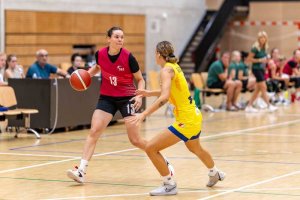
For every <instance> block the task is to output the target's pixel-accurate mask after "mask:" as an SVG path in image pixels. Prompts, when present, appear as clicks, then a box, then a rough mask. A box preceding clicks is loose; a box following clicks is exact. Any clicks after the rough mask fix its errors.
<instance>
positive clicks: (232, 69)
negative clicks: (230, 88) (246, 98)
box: [228, 51, 255, 91]
mask: <svg viewBox="0 0 300 200" xmlns="http://www.w3.org/2000/svg"><path fill="white" fill-rule="evenodd" d="M228 76H229V77H230V78H231V79H233V80H240V81H242V84H243V87H242V88H243V90H249V91H252V90H254V87H255V78H254V77H253V75H250V74H249V73H248V67H247V65H246V64H245V63H244V62H243V61H242V56H241V52H239V51H233V52H232V53H231V63H230V65H229V68H228Z"/></svg>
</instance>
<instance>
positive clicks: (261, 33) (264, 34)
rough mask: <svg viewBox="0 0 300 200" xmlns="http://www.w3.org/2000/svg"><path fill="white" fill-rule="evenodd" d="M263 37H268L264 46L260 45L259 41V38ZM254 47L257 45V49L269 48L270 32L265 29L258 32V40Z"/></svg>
mask: <svg viewBox="0 0 300 200" xmlns="http://www.w3.org/2000/svg"><path fill="white" fill-rule="evenodd" d="M261 37H264V38H266V42H265V44H264V46H263V47H261V46H260V43H259V38H261ZM252 47H255V48H256V49H257V50H259V51H260V50H261V49H264V50H267V49H268V48H269V44H268V34H267V33H266V32H265V31H260V32H258V34H257V40H256V42H254V44H253V46H252Z"/></svg>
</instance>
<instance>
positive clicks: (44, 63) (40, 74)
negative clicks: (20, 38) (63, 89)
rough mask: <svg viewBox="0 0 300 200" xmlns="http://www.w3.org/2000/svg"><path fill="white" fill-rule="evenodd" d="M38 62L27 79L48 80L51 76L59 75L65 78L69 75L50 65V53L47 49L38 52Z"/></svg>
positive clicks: (32, 67)
mask: <svg viewBox="0 0 300 200" xmlns="http://www.w3.org/2000/svg"><path fill="white" fill-rule="evenodd" d="M36 58H37V61H36V62H35V63H33V64H32V65H31V66H30V67H29V69H28V71H27V74H26V78H43V79H47V78H49V77H50V74H51V73H52V74H59V75H61V76H64V77H68V76H69V75H68V74H67V73H66V72H64V71H63V70H61V69H59V68H57V67H55V66H53V65H50V64H49V63H48V52H47V51H46V50H45V49H40V50H38V51H37V52H36Z"/></svg>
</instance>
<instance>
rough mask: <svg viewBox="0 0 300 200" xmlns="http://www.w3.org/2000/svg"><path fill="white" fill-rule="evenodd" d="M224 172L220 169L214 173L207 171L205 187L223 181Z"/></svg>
mask: <svg viewBox="0 0 300 200" xmlns="http://www.w3.org/2000/svg"><path fill="white" fill-rule="evenodd" d="M225 176H226V174H225V173H224V172H222V171H217V173H216V174H215V175H210V173H208V177H209V180H208V183H207V184H206V186H207V187H212V186H214V185H216V184H217V182H218V181H223V180H224V179H225Z"/></svg>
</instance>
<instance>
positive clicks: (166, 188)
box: [149, 183, 177, 196]
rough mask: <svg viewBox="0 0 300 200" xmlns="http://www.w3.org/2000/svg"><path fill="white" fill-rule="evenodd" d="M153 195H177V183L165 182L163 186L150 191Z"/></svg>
mask: <svg viewBox="0 0 300 200" xmlns="http://www.w3.org/2000/svg"><path fill="white" fill-rule="evenodd" d="M149 194H150V195H151V196H167V195H176V194H177V185H176V184H175V185H170V184H167V183H163V185H162V186H160V187H158V188H156V189H155V190H152V191H151V192H150V193H149Z"/></svg>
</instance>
